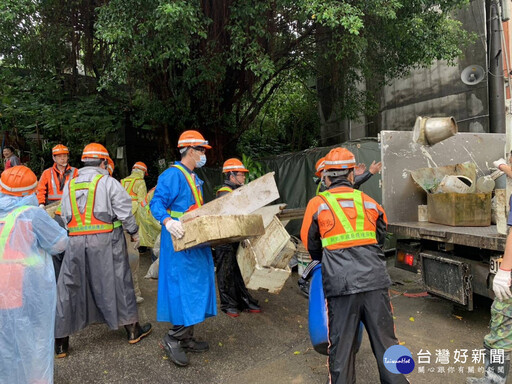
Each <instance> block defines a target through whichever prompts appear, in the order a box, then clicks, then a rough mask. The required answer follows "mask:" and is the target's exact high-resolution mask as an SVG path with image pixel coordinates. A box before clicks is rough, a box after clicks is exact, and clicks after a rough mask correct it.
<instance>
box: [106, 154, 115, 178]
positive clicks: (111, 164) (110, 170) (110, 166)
mask: <svg viewBox="0 0 512 384" xmlns="http://www.w3.org/2000/svg"><path fill="white" fill-rule="evenodd" d="M107 161H108V167H107V170H108V174H109V175H110V176H112V175H113V174H114V168H115V165H114V160H112V159H111V158H110V157H109V158H108V159H107Z"/></svg>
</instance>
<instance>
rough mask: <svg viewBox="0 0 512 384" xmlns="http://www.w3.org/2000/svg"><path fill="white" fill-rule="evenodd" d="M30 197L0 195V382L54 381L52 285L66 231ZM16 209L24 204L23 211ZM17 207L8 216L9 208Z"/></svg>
mask: <svg viewBox="0 0 512 384" xmlns="http://www.w3.org/2000/svg"><path fill="white" fill-rule="evenodd" d="M37 205H38V202H37V198H36V196H35V195H30V196H26V197H15V196H9V195H5V194H3V193H0V383H41V384H42V383H45V384H46V383H53V359H54V357H53V355H54V351H53V345H54V327H55V306H56V295H57V289H56V285H55V272H54V269H53V263H52V259H51V256H50V255H51V254H58V253H61V252H64V251H65V249H66V246H67V243H68V238H67V233H66V231H65V230H64V229H62V228H61V227H59V225H58V224H57V223H56V222H55V221H54V220H53V219H52V218H50V216H48V214H47V213H46V212H45V211H44V209H42V208H38V207H37ZM21 207H29V208H28V209H24V210H23V209H22V208H21ZM18 208H21V211H16V212H19V214H18V215H17V216H16V219H15V221H13V220H12V218H13V215H9V214H10V213H11V212H13V211H15V210H17V209H18Z"/></svg>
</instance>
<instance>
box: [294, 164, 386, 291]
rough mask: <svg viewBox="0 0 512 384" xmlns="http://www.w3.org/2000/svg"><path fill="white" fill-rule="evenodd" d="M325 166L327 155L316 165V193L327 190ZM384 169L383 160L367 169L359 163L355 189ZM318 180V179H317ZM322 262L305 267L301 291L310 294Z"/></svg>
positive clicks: (314, 261) (299, 283)
mask: <svg viewBox="0 0 512 384" xmlns="http://www.w3.org/2000/svg"><path fill="white" fill-rule="evenodd" d="M324 167H325V157H322V158H320V159H319V160H318V161H317V162H316V165H315V179H317V180H318V187H317V188H316V195H317V196H318V194H320V192H324V191H325V190H327V187H326V186H325V181H324V177H323V171H324ZM381 169H382V161H379V162H378V163H376V162H375V160H374V161H372V163H371V165H370V169H369V170H366V165H365V164H363V163H361V164H358V165H357V166H356V167H355V170H354V185H353V188H354V189H359V187H361V184H363V183H365V182H367V181H368V180H370V178H371V177H372V176H373V175H375V174H376V173H378V172H380V170H381ZM315 182H316V181H315ZM319 263H320V262H319V261H318V260H313V261H311V262H310V263H309V264H308V266H307V267H306V268H305V269H304V272H302V275H301V277H300V278H299V280H298V281H297V284H298V285H299V289H300V291H301V292H302V293H303V294H304V295H305V296H309V279H311V272H312V271H313V268H315V266H317V265H318V264H319Z"/></svg>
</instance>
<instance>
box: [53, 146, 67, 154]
mask: <svg viewBox="0 0 512 384" xmlns="http://www.w3.org/2000/svg"><path fill="white" fill-rule="evenodd" d="M55 155H69V149H68V147H66V146H65V145H62V144H57V145H56V146H55V147H53V148H52V156H55Z"/></svg>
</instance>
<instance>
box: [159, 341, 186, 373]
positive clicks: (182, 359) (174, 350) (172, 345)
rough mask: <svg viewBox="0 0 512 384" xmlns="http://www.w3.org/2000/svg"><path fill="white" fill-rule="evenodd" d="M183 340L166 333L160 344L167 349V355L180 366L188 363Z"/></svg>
mask: <svg viewBox="0 0 512 384" xmlns="http://www.w3.org/2000/svg"><path fill="white" fill-rule="evenodd" d="M181 344H182V342H181V341H180V340H177V339H175V338H174V337H171V336H169V334H167V335H165V337H164V338H163V339H162V341H161V342H160V346H161V347H162V348H163V349H164V350H165V353H166V354H167V357H169V359H170V360H171V361H172V362H173V363H174V364H176V365H177V366H178V367H186V366H187V365H188V363H189V362H188V357H187V354H186V353H185V350H184V349H183V347H182V345H181Z"/></svg>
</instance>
